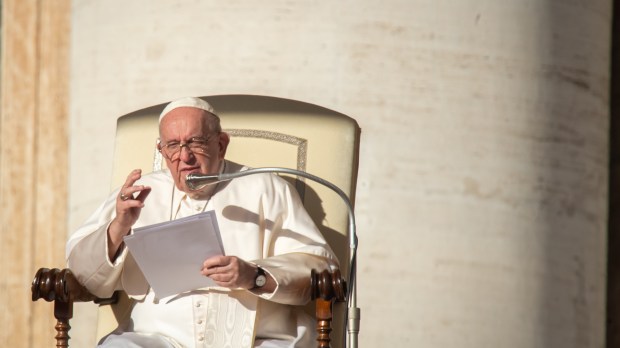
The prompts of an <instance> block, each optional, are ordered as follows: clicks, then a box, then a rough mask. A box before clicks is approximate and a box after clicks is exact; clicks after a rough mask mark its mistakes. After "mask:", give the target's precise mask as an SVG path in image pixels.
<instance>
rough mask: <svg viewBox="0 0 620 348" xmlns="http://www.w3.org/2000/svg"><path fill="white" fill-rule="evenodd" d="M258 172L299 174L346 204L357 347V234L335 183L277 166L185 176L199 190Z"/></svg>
mask: <svg viewBox="0 0 620 348" xmlns="http://www.w3.org/2000/svg"><path fill="white" fill-rule="evenodd" d="M260 173H282V174H290V175H296V176H301V177H304V178H307V179H310V180H312V181H315V182H318V183H319V184H321V185H323V186H327V187H328V188H330V189H331V190H332V191H334V192H336V193H337V194H338V195H339V196H340V198H342V200H343V201H344V203H345V205H346V206H347V211H348V213H349V224H348V226H349V291H348V294H347V321H348V325H347V331H348V334H349V340H348V342H347V343H348V347H350V348H357V336H358V333H359V324H360V309H359V308H358V307H357V289H356V279H355V276H356V265H357V259H356V252H357V235H356V232H355V214H354V213H353V205H352V204H351V201H350V200H349V197H347V195H346V194H345V193H344V192H343V191H342V190H341V189H340V188H339V187H338V186H336V185H334V184H332V183H331V182H329V181H327V180H325V179H323V178H320V177H318V176H316V175H312V174H309V173H306V172H303V171H301V170H295V169H290V168H279V167H265V168H252V169H248V170H244V171H241V172H236V173H222V174H194V173H192V174H188V175H187V177H186V178H185V182H186V184H187V187H188V188H189V189H190V190H200V189H201V188H204V187H205V186H207V185H211V184H216V183H218V182H221V181H228V180H232V179H235V178H240V177H243V176H247V175H253V174H260Z"/></svg>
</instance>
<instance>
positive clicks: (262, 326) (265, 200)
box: [67, 161, 338, 348]
mask: <svg viewBox="0 0 620 348" xmlns="http://www.w3.org/2000/svg"><path fill="white" fill-rule="evenodd" d="M245 169H247V168H246V167H243V166H241V165H239V164H236V163H233V162H230V161H226V162H225V165H224V171H225V172H228V173H230V172H237V171H241V170H245ZM136 184H138V185H147V186H150V187H151V193H150V194H149V196H148V197H147V199H146V201H145V207H144V208H143V209H142V211H141V213H140V218H139V220H138V221H137V222H136V224H135V225H134V228H135V227H140V226H147V225H151V224H155V223H159V222H163V221H168V220H170V219H176V218H180V217H183V216H188V215H192V214H196V213H199V212H201V211H204V210H214V211H215V213H216V216H217V221H218V223H219V229H220V233H221V238H222V244H223V246H224V251H225V253H226V255H230V256H237V257H239V258H241V259H243V260H246V261H249V262H253V263H255V264H257V265H259V266H261V267H262V268H264V269H265V271H266V272H268V273H269V274H271V276H272V277H273V278H274V279H275V281H276V283H277V288H276V290H275V291H274V292H273V293H271V294H263V295H256V294H254V293H252V292H251V291H248V290H243V289H232V290H231V289H227V288H221V287H210V288H204V289H198V290H194V291H192V292H188V293H183V294H179V295H175V296H170V297H166V298H162V299H158V298H156V296H155V294H154V293H153V291H152V290H151V289H150V287H149V285H148V283H147V282H146V280H145V278H144V275H143V274H142V272H141V271H140V269H139V268H138V266H137V264H136V262H135V260H134V259H133V257H132V256H131V254H129V253H128V252H127V250H126V248H125V250H123V251H122V253H121V254H120V255H119V256H118V257H117V259H116V260H115V262H114V263H112V262H110V260H109V258H108V251H107V228H108V225H109V224H110V222H111V220H112V219H113V218H114V215H115V205H116V198H117V196H118V194H119V191H118V190H117V191H115V192H113V193H112V194H111V196H110V197H109V198H108V199H107V200H106V201H105V202H104V203H103V205H102V206H101V207H99V209H98V210H97V211H96V212H95V213H94V214H93V215H92V216H91V217H90V218H89V219H88V220H87V221H86V222H85V223H84V225H83V226H82V227H80V228H79V229H78V230H77V231H76V232H75V233H74V234H73V235H72V236H71V238H70V239H69V241H68V243H67V263H68V266H69V268H70V269H71V270H72V272H73V273H74V274H75V275H76V276H77V278H78V280H79V281H80V283H82V284H84V286H86V288H88V290H89V291H91V292H92V293H93V294H94V295H96V296H98V297H102V298H105V297H109V296H111V295H112V293H113V292H114V291H115V290H124V291H125V292H127V294H128V295H129V296H130V297H131V298H132V299H134V300H135V305H134V307H133V309H132V312H131V316H130V318H128V320H126V321H125V322H122V323H120V325H119V328H118V329H117V330H116V331H115V333H114V335H112V336H108V337H107V340H108V342H107V343H110V345H109V346H114V347H123V346H125V347H235V348H236V347H306V346H315V344H316V341H315V340H314V339H315V329H314V325H315V324H314V323H313V321H312V320H311V319H310V318H309V317H308V316H307V315H306V314H305V313H304V312H303V308H302V307H299V305H303V304H305V303H307V302H308V301H309V299H310V271H311V269H316V270H318V271H321V270H323V269H326V268H334V267H337V264H338V261H337V259H336V257H335V256H334V254H333V252H332V251H331V249H330V247H329V246H328V245H327V243H326V241H325V239H324V238H323V236H322V234H321V233H320V231H319V230H318V229H317V227H316V225H315V224H314V222H313V221H312V219H311V218H310V216H309V215H308V213H307V212H306V210H305V209H304V207H303V205H302V203H301V200H300V199H299V197H298V195H297V192H296V191H295V190H294V189H293V188H292V187H291V185H289V184H288V183H287V182H286V181H285V180H284V179H282V178H280V177H278V176H277V175H274V174H257V175H250V176H246V177H242V178H238V179H234V180H232V181H228V182H222V183H220V184H218V186H217V187H216V188H215V189H214V190H215V192H214V193H213V195H212V196H211V199H209V200H192V199H190V198H189V197H188V196H186V195H185V194H184V193H183V192H180V191H178V190H176V189H174V182H173V179H172V177H171V175H170V173H169V171H167V170H163V171H159V172H155V173H152V174H148V175H145V176H143V177H142V179H140V181H138V182H137V183H136ZM200 266H201V265H197V266H196V267H197V269H200ZM114 340H117V341H118V342H125V343H115V342H114ZM110 341H112V342H110ZM132 342H133V343H132ZM123 344H124V345H123Z"/></svg>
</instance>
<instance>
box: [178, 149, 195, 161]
mask: <svg viewBox="0 0 620 348" xmlns="http://www.w3.org/2000/svg"><path fill="white" fill-rule="evenodd" d="M183 150H185V151H183ZM179 151H180V152H179V159H181V161H183V162H185V163H187V162H190V161H191V160H192V159H193V158H194V153H193V152H192V151H191V150H190V149H189V147H187V146H181V149H179Z"/></svg>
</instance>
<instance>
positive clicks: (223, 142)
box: [217, 132, 230, 159]
mask: <svg viewBox="0 0 620 348" xmlns="http://www.w3.org/2000/svg"><path fill="white" fill-rule="evenodd" d="M217 143H218V145H219V146H220V149H219V152H218V155H219V156H220V158H221V159H224V156H225V155H226V149H228V143H230V136H229V135H228V133H226V132H220V135H219V137H218V139H217Z"/></svg>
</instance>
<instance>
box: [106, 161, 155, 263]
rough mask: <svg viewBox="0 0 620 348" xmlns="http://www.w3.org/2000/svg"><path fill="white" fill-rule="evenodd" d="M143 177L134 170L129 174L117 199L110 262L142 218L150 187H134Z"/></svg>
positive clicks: (111, 224)
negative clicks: (132, 227)
mask: <svg viewBox="0 0 620 348" xmlns="http://www.w3.org/2000/svg"><path fill="white" fill-rule="evenodd" d="M141 177H142V170H140V169H134V170H133V171H131V173H129V175H128V176H127V179H126V180H125V183H124V184H123V186H122V187H121V189H120V191H119V194H118V197H117V198H116V217H114V219H113V220H112V222H111V223H110V226H109V227H108V255H109V256H110V260H113V259H114V255H116V252H117V251H118V248H119V247H120V246H121V244H122V243H123V237H124V236H126V235H127V234H128V233H129V231H130V230H131V226H133V224H135V223H136V221H137V220H138V218H139V217H140V211H141V210H142V208H143V207H144V200H146V197H148V195H149V193H150V192H151V188H150V187H149V186H144V185H134V184H135V182H136V181H138V180H139V179H140V178H141Z"/></svg>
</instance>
